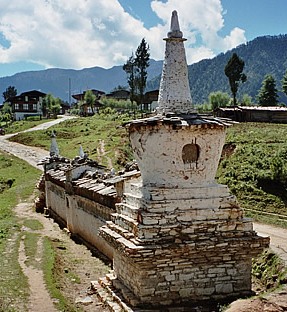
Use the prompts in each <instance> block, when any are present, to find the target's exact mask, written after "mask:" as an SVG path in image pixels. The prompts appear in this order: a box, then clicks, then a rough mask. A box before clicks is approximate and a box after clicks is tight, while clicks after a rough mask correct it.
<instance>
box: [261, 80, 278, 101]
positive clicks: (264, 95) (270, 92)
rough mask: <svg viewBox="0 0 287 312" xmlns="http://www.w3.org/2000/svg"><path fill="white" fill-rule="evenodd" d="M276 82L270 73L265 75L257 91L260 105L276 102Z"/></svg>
mask: <svg viewBox="0 0 287 312" xmlns="http://www.w3.org/2000/svg"><path fill="white" fill-rule="evenodd" d="M277 98H278V94H277V89H276V82H275V79H274V78H273V76H272V75H266V76H265V78H264V80H263V82H262V87H261V89H260V91H259V93H258V103H259V105H261V106H276V105H277V104H278V99H277Z"/></svg>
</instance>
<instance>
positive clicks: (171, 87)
mask: <svg viewBox="0 0 287 312" xmlns="http://www.w3.org/2000/svg"><path fill="white" fill-rule="evenodd" d="M164 40H165V41H166V48H165V59H164V64H163V69H162V76H161V82H160V90H159V97H158V104H159V113H161V114H163V115H164V114H166V113H175V114H190V113H195V109H194V108H193V105H192V99H191V95H190V88H189V81H188V69H187V62H186V56H185V49H184V44H183V42H184V41H186V39H185V38H183V34H182V32H181V30H180V27H179V21H178V16H177V12H176V11H173V12H172V16H171V27H170V31H169V32H168V34H167V38H165V39H164Z"/></svg>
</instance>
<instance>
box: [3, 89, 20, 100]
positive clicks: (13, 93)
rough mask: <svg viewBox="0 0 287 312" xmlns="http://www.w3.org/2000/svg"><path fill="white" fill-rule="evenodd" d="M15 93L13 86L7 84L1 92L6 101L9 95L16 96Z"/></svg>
mask: <svg viewBox="0 0 287 312" xmlns="http://www.w3.org/2000/svg"><path fill="white" fill-rule="evenodd" d="M16 95H17V89H16V88H15V87H14V86H9V87H8V88H6V90H5V91H4V92H3V98H4V101H7V100H8V99H9V98H10V97H13V96H16Z"/></svg>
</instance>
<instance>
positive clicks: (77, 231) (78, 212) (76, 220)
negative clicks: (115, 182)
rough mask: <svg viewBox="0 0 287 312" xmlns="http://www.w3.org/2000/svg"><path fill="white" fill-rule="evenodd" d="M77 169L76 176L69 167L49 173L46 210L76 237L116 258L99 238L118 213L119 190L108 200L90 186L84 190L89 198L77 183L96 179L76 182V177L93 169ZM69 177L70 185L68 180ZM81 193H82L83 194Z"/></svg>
mask: <svg viewBox="0 0 287 312" xmlns="http://www.w3.org/2000/svg"><path fill="white" fill-rule="evenodd" d="M75 169H76V170H75V172H74V174H73V173H71V170H67V168H66V167H63V168H62V169H56V170H55V169H54V168H51V169H50V170H49V169H48V170H47V171H46V172H45V195H46V207H47V208H48V210H49V213H50V214H51V216H52V217H53V218H55V219H56V220H57V221H58V222H59V223H60V224H61V225H63V226H65V227H66V228H67V229H68V230H69V231H70V232H71V233H72V234H74V235H77V236H79V237H81V238H82V239H84V240H85V241H86V242H87V243H89V244H90V245H91V246H93V247H96V248H97V249H98V250H99V251H100V252H101V253H103V254H104V255H105V256H107V257H108V258H109V259H112V258H113V250H112V248H111V246H110V245H108V244H107V242H106V241H104V240H103V239H102V238H101V237H100V236H99V229H100V227H101V226H103V225H104V224H105V222H106V221H108V220H110V219H111V214H112V213H113V212H114V209H115V207H114V205H115V196H114V194H115V191H114V193H112V194H113V196H107V199H106V198H105V197H106V196H105V195H103V194H100V193H98V192H97V191H91V190H90V189H89V187H86V188H84V189H85V190H86V195H87V196H83V195H81V193H83V191H82V190H81V188H80V187H79V186H78V185H77V183H78V184H83V183H86V184H87V182H88V181H89V182H90V184H92V183H93V182H95V180H94V179H84V180H83V179H82V180H81V179H75V180H74V181H72V178H71V177H72V176H73V177H74V178H79V176H80V175H81V174H83V173H84V172H85V171H86V170H88V169H89V170H90V169H91V168H90V167H87V166H85V165H84V166H82V167H81V168H80V167H76V168H75ZM66 177H67V178H68V181H70V182H68V181H67V180H66ZM82 181H83V182H82ZM81 182H82V183H81ZM97 185H98V186H100V187H99V188H100V190H102V189H103V188H104V187H105V186H104V184H103V183H97ZM77 193H80V195H78V194H77ZM84 193H85V192H84ZM94 193H95V194H94ZM93 197H96V198H98V201H95V200H94V199H93ZM101 202H107V203H108V204H109V206H107V205H103V204H102V203H101Z"/></svg>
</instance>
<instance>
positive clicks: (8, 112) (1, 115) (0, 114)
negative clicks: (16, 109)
mask: <svg viewBox="0 0 287 312" xmlns="http://www.w3.org/2000/svg"><path fill="white" fill-rule="evenodd" d="M11 120H12V108H11V105H10V104H9V103H4V105H3V108H2V110H1V111H0V121H1V122H5V123H6V125H7V124H8V122H9V121H11Z"/></svg>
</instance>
